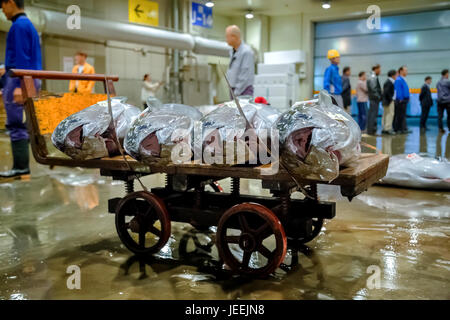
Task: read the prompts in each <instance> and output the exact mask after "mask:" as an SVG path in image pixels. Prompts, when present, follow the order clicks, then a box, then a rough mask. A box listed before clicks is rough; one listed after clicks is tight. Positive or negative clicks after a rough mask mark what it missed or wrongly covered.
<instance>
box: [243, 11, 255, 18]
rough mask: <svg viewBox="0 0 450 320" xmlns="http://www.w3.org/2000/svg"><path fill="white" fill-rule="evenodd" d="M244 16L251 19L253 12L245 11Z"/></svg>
mask: <svg viewBox="0 0 450 320" xmlns="http://www.w3.org/2000/svg"><path fill="white" fill-rule="evenodd" d="M245 17H246V18H247V19H253V17H254V16H253V13H251V12H247V13H246V14H245Z"/></svg>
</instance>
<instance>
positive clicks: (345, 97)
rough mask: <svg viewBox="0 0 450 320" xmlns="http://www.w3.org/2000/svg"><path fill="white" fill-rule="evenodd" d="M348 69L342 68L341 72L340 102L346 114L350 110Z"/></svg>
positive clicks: (350, 88) (350, 97)
mask: <svg viewBox="0 0 450 320" xmlns="http://www.w3.org/2000/svg"><path fill="white" fill-rule="evenodd" d="M350 73H351V71H350V67H344V69H343V71H342V102H343V104H344V109H345V111H347V113H349V114H350V113H351V109H352V87H351V85H350Z"/></svg>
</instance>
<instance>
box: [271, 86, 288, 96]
mask: <svg viewBox="0 0 450 320" xmlns="http://www.w3.org/2000/svg"><path fill="white" fill-rule="evenodd" d="M277 96H279V97H286V98H290V97H291V96H292V86H290V85H285V84H274V85H271V86H270V87H269V97H277Z"/></svg>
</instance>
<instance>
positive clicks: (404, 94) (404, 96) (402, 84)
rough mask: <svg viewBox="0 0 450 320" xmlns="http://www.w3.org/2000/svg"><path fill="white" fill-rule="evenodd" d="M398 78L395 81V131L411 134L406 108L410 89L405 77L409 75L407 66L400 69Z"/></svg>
mask: <svg viewBox="0 0 450 320" xmlns="http://www.w3.org/2000/svg"><path fill="white" fill-rule="evenodd" d="M398 74H399V75H398V77H397V79H396V80H395V83H394V88H395V95H396V96H395V97H396V98H395V114H394V131H395V132H396V133H400V134H405V133H411V131H409V130H408V128H407V127H406V107H407V106H408V102H409V87H408V84H407V83H406V80H405V77H406V76H407V75H408V68H407V67H406V66H402V67H400V69H398Z"/></svg>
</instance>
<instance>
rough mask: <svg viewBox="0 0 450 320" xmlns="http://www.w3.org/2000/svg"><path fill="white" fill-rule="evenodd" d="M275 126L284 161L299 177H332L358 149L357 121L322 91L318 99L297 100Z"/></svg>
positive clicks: (356, 157) (358, 132) (332, 178)
mask: <svg viewBox="0 0 450 320" xmlns="http://www.w3.org/2000/svg"><path fill="white" fill-rule="evenodd" d="M275 127H276V128H277V129H278V130H279V137H280V151H281V157H282V159H283V162H284V164H286V165H288V166H289V168H290V169H291V170H292V173H293V174H295V175H297V176H298V177H299V178H304V179H314V180H321V181H332V180H334V179H335V178H337V176H338V175H339V166H340V165H345V164H347V163H349V162H351V161H354V160H356V159H358V158H359V156H360V153H361V148H360V141H361V131H360V129H359V126H358V124H357V123H356V122H355V121H354V120H353V118H352V117H351V116H350V115H348V114H347V113H346V112H345V111H344V110H343V109H341V108H339V107H338V106H336V105H334V104H333V103H332V101H331V98H330V96H329V95H328V94H327V93H326V92H325V91H321V92H320V94H319V98H318V99H315V100H310V101H303V102H298V103H296V104H295V105H294V106H293V107H292V108H291V109H290V110H289V111H287V112H285V113H283V114H282V115H281V116H280V118H279V119H278V120H277V122H276V124H275Z"/></svg>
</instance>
